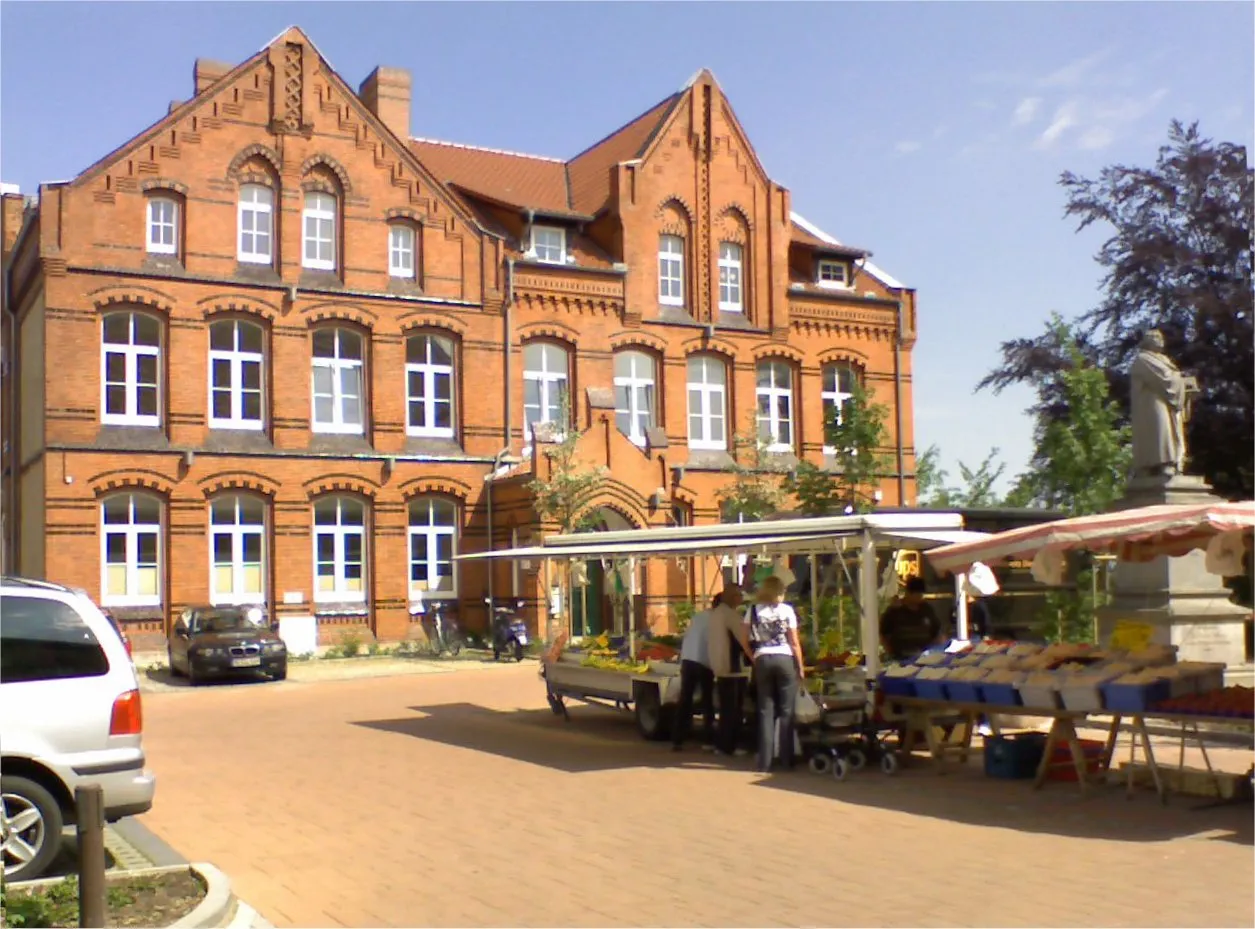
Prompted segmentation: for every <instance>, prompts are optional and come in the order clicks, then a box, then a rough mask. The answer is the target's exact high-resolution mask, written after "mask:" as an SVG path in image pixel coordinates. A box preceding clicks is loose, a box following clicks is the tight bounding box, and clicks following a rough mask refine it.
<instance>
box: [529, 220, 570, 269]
mask: <svg viewBox="0 0 1255 929" xmlns="http://www.w3.org/2000/svg"><path fill="white" fill-rule="evenodd" d="M537 233H540V234H541V236H542V237H548V236H551V235H552V236H557V239H558V242H557V244H556V245H555V244H554V243H553V242H540V241H538V237H537ZM554 249H556V250H557V255H556V256H554V255H553V254H551V253H552V252H553V250H554ZM542 250H543V252H544V253H543V254H542ZM528 255H529V257H532V258H534V259H535V260H536V261H541V262H544V263H545V264H552V265H561V264H566V259H567V250H566V230H565V229H563V228H562V227H561V226H536V225H533V226H532V236H531V242H530V243H529V246H528Z"/></svg>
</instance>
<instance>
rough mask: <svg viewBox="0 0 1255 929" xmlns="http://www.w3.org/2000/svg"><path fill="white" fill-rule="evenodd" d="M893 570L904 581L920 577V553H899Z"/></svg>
mask: <svg viewBox="0 0 1255 929" xmlns="http://www.w3.org/2000/svg"><path fill="white" fill-rule="evenodd" d="M893 569H894V570H895V571H896V572H897V574H898V577H900V578H902V580H904V581H905V580H906V579H907V578H912V577H919V576H920V563H919V552H898V553H897V559H896V561H895V562H894V565H893Z"/></svg>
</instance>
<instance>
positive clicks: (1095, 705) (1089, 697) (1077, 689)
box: [1059, 680, 1104, 713]
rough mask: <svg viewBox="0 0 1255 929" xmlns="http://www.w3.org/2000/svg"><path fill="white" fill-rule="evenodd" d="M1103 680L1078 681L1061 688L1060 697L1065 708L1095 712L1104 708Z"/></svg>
mask: <svg viewBox="0 0 1255 929" xmlns="http://www.w3.org/2000/svg"><path fill="white" fill-rule="evenodd" d="M1103 683H1104V682H1103V681H1094V680H1089V681H1077V682H1074V683H1070V684H1067V685H1065V686H1063V687H1061V688H1060V689H1059V699H1060V700H1061V701H1062V702H1063V708H1064V709H1065V710H1077V711H1080V712H1091V713H1092V712H1095V711H1097V710H1101V709H1102V708H1103V698H1102V685H1103Z"/></svg>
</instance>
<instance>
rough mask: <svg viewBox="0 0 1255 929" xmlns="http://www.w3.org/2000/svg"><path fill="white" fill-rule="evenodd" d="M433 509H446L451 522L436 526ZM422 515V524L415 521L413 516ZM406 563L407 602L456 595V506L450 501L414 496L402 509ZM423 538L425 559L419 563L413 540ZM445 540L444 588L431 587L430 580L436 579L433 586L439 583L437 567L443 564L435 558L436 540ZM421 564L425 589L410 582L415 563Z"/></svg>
mask: <svg viewBox="0 0 1255 929" xmlns="http://www.w3.org/2000/svg"><path fill="white" fill-rule="evenodd" d="M437 507H447V508H448V510H449V511H450V512H451V513H452V516H453V522H452V523H451V524H450V525H447V526H446V525H438V524H436V522H435V511H436V508H437ZM420 514H425V518H426V520H427V521H426V522H415V519H414V518H415V516H416V515H420ZM406 520H407V526H408V528H407V531H406V545H407V548H406V553H407V554H406V560H407V562H408V564H409V574H408V575H407V577H408V579H409V581H408V583H409V594H410V599H411V600H413V599H417V598H418V597H419V596H421V597H422V598H423V599H427V600H444V599H453V598H456V597H457V595H458V574H457V564H458V562H457V556H458V506H457V504H455V503H453V502H452V501H451V500H446V499H444V498H443V497H438V496H434V495H426V496H422V497H416V498H415V499H413V500H411V501H410V504H409V506H408V507H407V508H406ZM420 537H421V538H425V539H426V541H427V557H426V559H424V560H423V561H421V562H420V561H419V560H417V559H415V557H414V540H415V539H416V538H420ZM441 538H447V539H449V540H450V541H449V551H450V556H449V560H448V562H447V563H448V566H449V574H448V577H447V583H448V586H447V587H436V588H432V586H431V579H432V578H433V577H435V578H437V581H436V583H437V584H439V583H441V581H440V577H441V575H440V574H439V570H440V565H441V564H443V563H445V562H443V561H442V560H441V558H440V555H439V551H440V549H439V545H440V539H441ZM420 563H421V564H424V565H425V566H426V568H427V581H426V584H427V586H426V587H425V588H423V587H419V586H417V585H418V584H420V583H423V582H421V581H415V580H414V568H415V567H416V566H417V565H418V564H420Z"/></svg>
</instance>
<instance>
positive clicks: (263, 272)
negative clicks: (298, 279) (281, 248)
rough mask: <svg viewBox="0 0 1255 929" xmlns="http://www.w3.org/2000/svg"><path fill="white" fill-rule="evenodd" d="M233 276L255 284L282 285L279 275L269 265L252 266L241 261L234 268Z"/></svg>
mask: <svg viewBox="0 0 1255 929" xmlns="http://www.w3.org/2000/svg"><path fill="white" fill-rule="evenodd" d="M235 276H236V277H238V278H241V279H243V280H246V281H251V282H253V283H257V284H279V283H282V280H281V278H280V277H279V274H278V272H277V271H275V269H274V265H273V264H271V263H269V262H268V263H266V264H261V263H260V262H258V263H256V264H254V263H253V262H251V261H241V262H238V263H237V264H236V266H235Z"/></svg>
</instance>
